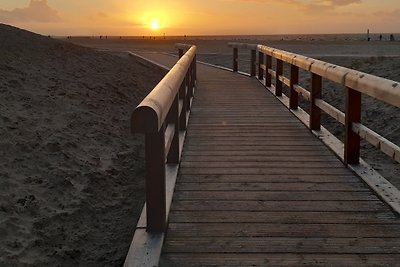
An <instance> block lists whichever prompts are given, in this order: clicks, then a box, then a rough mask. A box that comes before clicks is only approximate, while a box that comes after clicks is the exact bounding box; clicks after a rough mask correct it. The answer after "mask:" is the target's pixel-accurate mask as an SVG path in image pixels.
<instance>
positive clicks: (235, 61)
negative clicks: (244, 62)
mask: <svg viewBox="0 0 400 267" xmlns="http://www.w3.org/2000/svg"><path fill="white" fill-rule="evenodd" d="M238 54H239V53H238V48H237V47H234V48H233V62H232V63H233V67H232V68H233V72H238V70H239V64H238Z"/></svg>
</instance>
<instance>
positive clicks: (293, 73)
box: [289, 65, 299, 109]
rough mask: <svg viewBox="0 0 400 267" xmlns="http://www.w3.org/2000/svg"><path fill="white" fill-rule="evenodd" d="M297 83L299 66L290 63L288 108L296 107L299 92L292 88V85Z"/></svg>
mask: <svg viewBox="0 0 400 267" xmlns="http://www.w3.org/2000/svg"><path fill="white" fill-rule="evenodd" d="M298 83H299V67H297V66H295V65H290V100H289V108H290V109H297V108H298V106H299V93H297V91H296V90H294V88H293V86H294V85H295V84H298Z"/></svg>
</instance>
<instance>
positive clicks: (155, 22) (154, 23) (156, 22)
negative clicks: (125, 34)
mask: <svg viewBox="0 0 400 267" xmlns="http://www.w3.org/2000/svg"><path fill="white" fill-rule="evenodd" d="M150 28H151V29H152V30H154V31H155V30H158V29H160V21H159V20H158V19H152V20H151V22H150Z"/></svg>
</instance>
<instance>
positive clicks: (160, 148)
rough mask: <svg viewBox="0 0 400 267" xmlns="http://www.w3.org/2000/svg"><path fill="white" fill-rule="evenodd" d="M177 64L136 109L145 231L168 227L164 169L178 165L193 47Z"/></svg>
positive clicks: (191, 84) (189, 99)
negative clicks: (140, 137)
mask: <svg viewBox="0 0 400 267" xmlns="http://www.w3.org/2000/svg"><path fill="white" fill-rule="evenodd" d="M179 49H188V51H187V52H186V53H185V54H184V55H182V56H181V57H180V59H179V61H178V62H177V63H176V64H175V65H174V66H173V67H172V69H171V70H170V71H169V72H168V73H167V75H165V77H164V78H163V79H162V80H161V81H160V82H159V83H158V84H157V85H156V87H155V88H154V89H153V90H152V91H151V92H150V93H149V94H148V95H147V96H146V98H145V99H144V100H143V101H142V102H141V103H140V104H139V105H138V106H137V107H136V109H135V110H134V111H133V113H132V117H131V129H132V133H144V134H145V169H146V170H145V180H146V230H147V232H163V231H164V230H165V227H166V223H167V219H166V218H167V215H168V211H167V203H166V169H167V168H166V167H167V165H168V164H173V165H177V164H179V161H180V156H181V147H182V142H183V140H180V135H181V133H184V132H185V131H186V127H187V116H188V113H189V111H190V106H191V102H192V98H193V94H194V92H193V91H194V87H195V84H196V49H197V48H196V46H190V45H184V46H183V45H179Z"/></svg>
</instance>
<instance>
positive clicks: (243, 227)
mask: <svg viewBox="0 0 400 267" xmlns="http://www.w3.org/2000/svg"><path fill="white" fill-rule="evenodd" d="M168 235H169V236H171V237H173V238H192V237H213V238H215V237H296V238H300V237H311V236H312V237H319V238H322V237H326V238H329V237H336V238H338V237H354V238H374V237H376V238H395V237H397V238H400V229H399V227H398V226H397V225H393V224H383V225H382V224H371V225H364V226H363V227H360V226H359V225H358V224H272V223H224V224H221V223H171V224H170V225H169V230H168Z"/></svg>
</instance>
